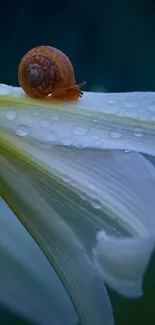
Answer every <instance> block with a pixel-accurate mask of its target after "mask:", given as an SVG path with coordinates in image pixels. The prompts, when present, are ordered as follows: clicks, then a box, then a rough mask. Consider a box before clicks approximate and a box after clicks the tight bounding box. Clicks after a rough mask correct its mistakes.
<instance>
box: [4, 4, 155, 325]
mask: <svg viewBox="0 0 155 325" xmlns="http://www.w3.org/2000/svg"><path fill="white" fill-rule="evenodd" d="M0 30H1V47H0V82H1V83H6V84H10V85H14V86H18V80H17V68H18V64H19V61H20V59H21V58H22V56H23V55H24V54H25V53H26V52H27V51H28V50H29V49H31V48H32V47H35V46H38V45H51V46H54V47H57V48H59V49H60V50H62V51H63V52H64V53H65V54H66V55H68V56H69V58H70V60H71V62H72V64H73V66H74V69H75V76H76V81H77V83H79V82H81V81H83V80H86V81H87V85H86V86H85V88H84V90H87V91H104V92H129V91H154V90H155V2H154V1H151V0H147V1H143V2H140V1H137V0H135V1H131V0H130V1H129V0H110V1H109V0H94V1H91V0H89V1H88V0H83V1H81V0H78V1H71V0H55V1H54V0H53V1H46V0H44V1H41V0H38V1H37V0H31V1H30V0H27V1H25V2H23V1H12V2H11V1H7V0H5V1H4V2H3V4H2V5H1V8H0ZM153 261H155V257H153V258H152V261H151V263H150V268H149V270H148V271H147V274H146V276H145V281H144V296H143V297H142V298H140V299H138V300H135V301H134V300H127V299H123V298H121V297H120V296H119V295H117V294H116V293H114V292H112V291H111V290H109V294H110V298H111V302H112V306H113V309H114V314H115V319H116V325H123V324H126V325H127V324H136V325H138V324H141V325H143V324H149V325H150V324H155V262H153ZM0 324H3V325H7V324H16V325H19V324H24V325H26V324H27V325H28V324H30V323H28V321H27V320H23V319H22V318H21V317H19V316H18V315H15V314H13V313H11V311H9V310H7V309H5V308H4V306H1V307H0ZM54 325H56V324H54Z"/></svg>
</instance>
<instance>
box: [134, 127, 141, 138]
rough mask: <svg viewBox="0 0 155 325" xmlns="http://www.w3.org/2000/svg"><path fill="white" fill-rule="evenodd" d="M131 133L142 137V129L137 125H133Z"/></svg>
mask: <svg viewBox="0 0 155 325" xmlns="http://www.w3.org/2000/svg"><path fill="white" fill-rule="evenodd" d="M133 134H134V135H135V137H142V136H143V130H142V129H141V128H139V127H135V128H134V129H133Z"/></svg>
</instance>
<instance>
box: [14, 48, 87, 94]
mask: <svg viewBox="0 0 155 325" xmlns="http://www.w3.org/2000/svg"><path fill="white" fill-rule="evenodd" d="M18 81H19V84H20V86H21V87H22V89H23V90H24V91H25V93H26V94H27V95H28V96H30V97H34V98H44V97H46V96H48V95H50V94H51V95H52V97H53V98H66V99H77V98H79V97H82V95H83V93H82V91H81V90H80V88H81V87H82V86H83V85H84V84H85V82H83V83H81V84H79V85H76V84H75V76H74V69H73V66H72V64H71V62H70V60H69V58H68V57H67V56H66V55H65V54H64V53H63V52H61V51H60V50H58V49H56V48H55V47H51V46H38V47H35V48H33V49H31V50H29V51H28V52H27V53H26V54H25V55H24V56H23V58H22V59H21V61H20V63H19V66H18Z"/></svg>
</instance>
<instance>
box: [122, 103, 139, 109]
mask: <svg viewBox="0 0 155 325" xmlns="http://www.w3.org/2000/svg"><path fill="white" fill-rule="evenodd" d="M124 106H125V107H127V108H134V107H137V104H136V103H134V102H126V103H125V104H124Z"/></svg>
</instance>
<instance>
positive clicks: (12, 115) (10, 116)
mask: <svg viewBox="0 0 155 325" xmlns="http://www.w3.org/2000/svg"><path fill="white" fill-rule="evenodd" d="M16 116H17V113H16V111H15V109H8V110H7V111H6V118H7V119H8V120H14V118H16Z"/></svg>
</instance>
